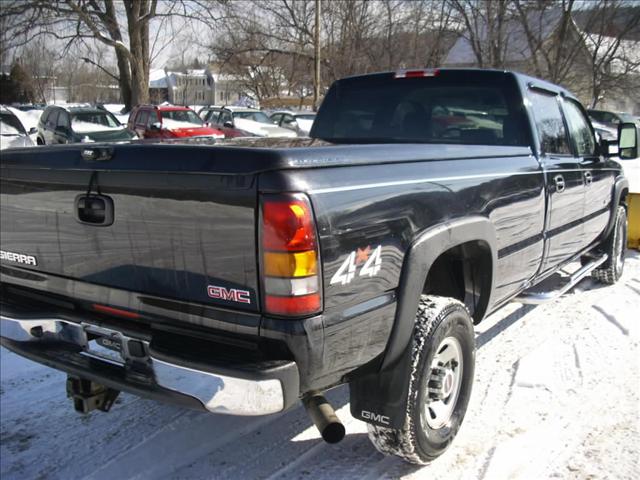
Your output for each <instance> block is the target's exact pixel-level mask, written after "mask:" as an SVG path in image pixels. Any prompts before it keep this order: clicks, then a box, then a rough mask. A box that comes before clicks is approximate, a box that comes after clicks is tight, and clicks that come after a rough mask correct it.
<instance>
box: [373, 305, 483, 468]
mask: <svg viewBox="0 0 640 480" xmlns="http://www.w3.org/2000/svg"><path fill="white" fill-rule="evenodd" d="M411 348H412V362H411V378H410V381H409V390H408V398H407V410H406V414H405V419H404V427H403V428H399V429H394V428H387V427H379V426H376V425H370V424H369V425H367V427H368V431H369V439H370V440H371V442H372V443H373V445H374V446H375V447H376V449H377V450H378V451H380V452H381V453H384V454H385V455H396V456H398V457H400V458H402V459H404V460H406V461H407V462H410V463H415V464H418V465H424V464H426V463H429V462H431V461H433V460H435V459H436V458H437V457H439V456H440V455H442V453H444V451H445V450H446V449H447V448H448V447H449V445H450V444H451V442H452V441H453V439H454V437H455V436H456V434H457V433H458V429H459V428H460V425H461V424H462V420H463V418H464V414H465V412H466V410H467V405H468V404H469V398H470V397H471V387H472V384H473V372H474V366H475V336H474V332H473V320H472V319H471V317H470V316H469V312H468V311H467V309H466V308H465V306H464V305H463V304H462V303H460V302H459V301H457V300H454V299H452V298H445V297H433V296H426V295H422V297H421V298H420V304H419V306H418V312H417V314H416V325H415V328H414V333H413V341H412V346H411ZM447 359H458V360H460V362H459V363H458V365H457V366H454V364H453V361H452V360H447ZM439 360H447V361H446V363H444V364H443V363H442V362H440V361H439ZM436 366H439V367H444V368H435V367H436ZM452 367H453V368H452ZM443 374H444V376H443ZM427 401H428V402H429V407H427V403H426V402H427ZM436 411H437V412H440V415H434V413H435V412H436ZM447 413H448V415H447Z"/></svg>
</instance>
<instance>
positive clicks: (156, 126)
mask: <svg viewBox="0 0 640 480" xmlns="http://www.w3.org/2000/svg"><path fill="white" fill-rule="evenodd" d="M127 125H128V127H129V129H131V130H135V131H136V132H137V133H138V135H139V136H140V138H184V137H209V138H224V133H223V132H222V131H220V130H218V129H216V128H211V127H208V126H205V124H204V122H203V121H202V119H201V118H200V117H199V116H198V115H197V114H196V112H194V111H193V110H191V109H190V108H188V107H180V106H176V105H138V106H137V107H135V108H134V109H133V110H132V111H131V114H130V115H129V121H128V122H127Z"/></svg>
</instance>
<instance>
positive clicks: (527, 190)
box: [0, 69, 637, 464]
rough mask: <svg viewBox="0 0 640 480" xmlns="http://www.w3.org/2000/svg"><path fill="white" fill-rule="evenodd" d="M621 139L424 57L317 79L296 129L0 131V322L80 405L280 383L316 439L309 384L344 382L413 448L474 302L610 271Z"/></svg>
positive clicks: (559, 107) (252, 401)
mask: <svg viewBox="0 0 640 480" xmlns="http://www.w3.org/2000/svg"><path fill="white" fill-rule="evenodd" d="M628 128H633V126H632V125H624V124H623V125H621V126H620V130H621V132H623V133H624V132H626V129H628ZM619 138H625V139H630V138H631V136H630V135H627V134H622V135H619ZM633 138H634V139H635V136H633ZM627 143H628V144H621V145H609V143H608V142H607V141H605V140H599V139H598V138H597V137H596V136H595V134H594V131H593V128H592V126H591V124H590V122H589V119H588V116H587V114H586V112H585V110H584V108H583V107H582V106H581V105H580V103H579V102H578V101H577V100H576V98H575V97H574V96H572V95H571V94H570V93H569V92H567V91H566V90H564V89H562V88H560V87H558V86H555V85H551V84H549V83H546V82H544V81H541V80H538V79H535V78H530V77H527V76H524V75H520V74H517V73H512V72H505V71H485V70H444V69H441V70H408V71H407V70H403V71H397V72H391V73H380V74H372V75H364V76H358V77H351V78H346V79H342V80H339V81H337V82H335V83H334V85H333V86H332V87H331V88H330V90H329V91H328V93H327V95H326V97H325V100H324V102H323V103H322V106H321V108H320V110H319V112H318V115H317V118H316V121H315V124H314V126H313V129H312V131H311V138H299V139H286V140H285V139H237V140H230V141H223V142H220V143H219V144H216V145H163V144H135V143H130V144H122V145H120V144H118V145H108V144H98V143H96V144H82V145H71V146H69V145H61V146H52V147H42V148H37V149H34V148H32V149H16V150H7V151H5V152H3V153H2V159H1V170H0V177H1V222H2V223H1V232H2V233H1V238H0V240H1V247H2V253H1V260H2V270H1V281H2V284H1V285H2V299H1V300H2V313H1V315H2V316H1V322H2V345H3V346H4V347H6V348H8V349H9V350H12V351H14V352H16V353H17V354H19V355H22V356H24V357H27V358H29V359H32V360H34V361H36V362H40V363H42V364H45V365H48V366H50V367H53V368H56V369H59V370H62V371H64V372H67V373H68V380H67V385H66V388H67V393H68V396H69V397H70V398H71V399H72V401H73V404H74V406H75V408H76V409H77V410H78V411H80V412H89V411H91V410H94V409H98V410H103V411H108V410H109V409H110V407H111V406H112V404H113V403H114V400H115V398H116V396H117V395H118V393H119V392H120V391H126V392H131V393H133V394H136V395H140V396H146V397H151V398H155V399H158V400H163V401H170V402H175V403H178V404H180V405H183V406H184V407H190V408H195V409H200V410H204V411H209V412H214V413H223V414H232V415H264V414H273V413H277V412H281V411H283V410H285V409H288V408H290V407H292V406H293V405H295V404H296V403H297V402H298V401H300V400H301V401H302V403H303V404H304V406H305V408H306V409H307V410H308V412H309V414H310V416H311V419H312V420H313V422H314V423H315V424H316V426H317V427H318V428H319V430H320V432H321V434H322V436H323V438H324V439H325V440H327V441H329V442H336V441H339V440H341V439H342V437H343V436H344V433H345V431H344V427H343V426H342V424H341V423H340V421H339V419H338V418H337V417H336V415H335V412H334V411H333V409H332V407H331V405H330V404H329V403H328V402H327V400H326V399H325V398H324V397H323V392H325V391H327V390H328V389H331V388H333V387H336V386H338V385H341V384H348V385H349V389H350V405H351V413H352V414H353V416H354V417H356V418H358V419H361V420H363V421H365V422H367V423H368V424H369V436H370V438H371V440H372V442H373V444H374V445H375V447H376V448H377V449H378V450H380V451H381V452H383V453H386V454H395V455H398V456H400V457H402V458H404V459H405V460H407V461H409V462H413V463H418V464H423V463H427V462H429V461H431V460H433V459H435V458H436V457H437V456H438V455H440V454H442V452H443V451H445V449H446V448H447V447H448V446H449V445H450V443H451V441H452V440H453V438H454V437H455V435H456V433H457V432H458V429H459V427H460V425H461V422H462V420H463V417H464V414H465V411H466V408H467V404H468V402H469V398H470V395H471V388H472V383H473V374H474V355H475V343H474V330H473V326H474V324H475V323H477V322H480V321H481V320H482V319H483V317H485V316H487V315H488V314H490V313H491V312H493V311H495V310H496V309H498V308H500V307H501V306H503V305H505V304H506V303H507V302H510V301H512V300H517V301H520V302H525V303H527V302H528V303H537V302H542V301H545V300H549V299H552V298H555V297H557V296H558V295H560V294H562V293H564V292H566V291H567V290H568V289H570V288H571V287H572V286H573V285H574V284H575V283H576V282H578V281H579V280H580V279H581V278H583V277H585V276H586V275H589V274H591V275H592V276H594V277H595V278H596V279H599V280H601V281H602V282H604V283H613V282H615V281H616V280H617V279H618V278H619V277H620V275H621V273H622V269H623V265H624V252H625V249H624V245H625V243H626V240H625V237H626V228H627V222H626V212H625V196H626V195H627V191H628V186H627V180H626V179H625V178H624V176H623V175H622V173H621V168H620V165H619V164H618V163H617V162H615V161H613V160H612V159H611V156H612V155H611V153H610V152H611V150H617V148H616V147H619V152H618V155H619V156H620V157H621V158H626V157H632V156H635V155H636V153H637V145H636V144H635V143H634V142H633V141H631V140H628V142H627ZM578 260H579V261H580V262H581V263H580V264H578V263H577V261H578ZM570 263H571V264H572V265H578V266H576V267H575V268H574V271H573V273H571V274H570V275H568V276H567V275H563V276H562V278H560V279H559V282H558V279H557V277H558V274H559V272H560V271H561V270H562V271H563V272H564V270H565V267H567V265H568V264H570ZM552 280H553V281H552ZM551 284H553V285H551Z"/></svg>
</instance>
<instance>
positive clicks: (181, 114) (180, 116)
mask: <svg viewBox="0 0 640 480" xmlns="http://www.w3.org/2000/svg"><path fill="white" fill-rule="evenodd" d="M160 115H162V124H163V125H164V126H165V127H169V128H180V127H190V126H193V125H198V126H202V119H201V118H200V117H199V116H198V115H197V114H196V112H194V111H193V110H164V111H161V112H160ZM165 120H168V122H167V121H165ZM173 122H179V123H178V124H174V123H173ZM180 123H182V124H185V123H186V124H188V125H180Z"/></svg>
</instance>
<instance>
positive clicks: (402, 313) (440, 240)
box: [349, 216, 497, 428]
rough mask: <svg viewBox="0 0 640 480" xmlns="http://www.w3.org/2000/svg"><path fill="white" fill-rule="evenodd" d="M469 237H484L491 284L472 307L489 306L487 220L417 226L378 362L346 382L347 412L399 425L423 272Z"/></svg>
mask: <svg viewBox="0 0 640 480" xmlns="http://www.w3.org/2000/svg"><path fill="white" fill-rule="evenodd" d="M473 241H480V242H483V243H485V244H486V245H488V247H489V249H490V251H491V257H492V262H491V280H490V285H491V288H490V291H489V294H488V295H484V296H483V298H482V301H481V302H482V303H481V304H480V305H478V312H480V315H484V312H486V311H487V310H488V309H489V307H490V305H491V296H492V292H493V290H494V284H495V276H496V275H495V273H496V261H497V248H496V246H497V240H496V233H495V229H494V227H493V224H492V223H491V221H490V220H489V219H488V218H486V217H481V216H473V217H466V218H463V219H457V220H451V221H447V222H443V223H441V224H438V225H436V226H433V227H431V228H429V229H427V230H425V231H424V232H422V233H421V234H420V235H419V236H418V237H417V238H416V240H415V241H414V242H413V243H412V245H411V247H410V248H409V249H408V251H407V253H406V255H405V258H404V264H403V268H402V273H401V276H400V283H399V286H398V290H397V291H398V308H397V310H396V315H395V322H394V327H393V330H392V332H391V336H390V338H389V343H388V344H387V348H386V351H385V354H384V357H383V358H382V363H381V367H380V369H375V371H371V370H369V371H366V372H365V371H363V372H361V373H360V375H357V376H355V378H354V379H353V380H352V381H351V382H350V384H349V388H350V395H351V414H352V415H353V416H354V417H355V418H358V419H360V420H363V421H365V422H368V423H373V424H377V425H380V426H386V427H391V428H402V426H403V425H402V424H401V423H402V421H403V419H404V411H405V409H406V401H407V391H408V388H409V375H410V364H411V348H410V347H411V338H412V334H413V329H414V324H415V317H416V313H417V311H418V303H419V300H420V295H421V294H422V292H423V288H424V285H425V282H426V280H427V274H428V273H429V270H430V269H431V266H432V265H433V263H434V262H435V261H436V259H437V258H438V257H439V256H440V255H442V254H443V253H444V252H446V251H447V250H449V249H451V248H453V247H456V246H459V245H462V244H464V243H467V242H473ZM379 365H380V364H379ZM375 419H383V420H384V421H381V422H377V421H375Z"/></svg>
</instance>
